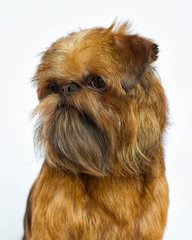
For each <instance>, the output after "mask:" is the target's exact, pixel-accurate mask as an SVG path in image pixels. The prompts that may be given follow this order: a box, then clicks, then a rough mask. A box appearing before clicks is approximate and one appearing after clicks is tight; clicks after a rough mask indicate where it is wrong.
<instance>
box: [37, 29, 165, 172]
mask: <svg viewBox="0 0 192 240" xmlns="http://www.w3.org/2000/svg"><path fill="white" fill-rule="evenodd" d="M157 54H158V47H157V45H156V44H154V43H153V42H152V41H150V40H147V39H145V38H142V37H140V36H138V35H131V34H128V33H127V24H123V25H121V26H120V27H115V25H114V24H113V25H112V26H111V27H110V28H108V29H104V28H94V29H89V30H82V31H80V32H77V33H71V34H70V35H68V36H67V37H65V38H61V39H60V40H58V41H57V42H55V43H53V44H52V46H51V47H50V48H49V49H48V50H47V51H46V52H45V53H44V55H43V57H42V61H41V63H40V65H39V67H38V70H37V72H36V75H35V77H34V81H35V83H36V84H37V87H38V98H39V101H40V103H39V105H38V106H37V108H36V109H35V111H34V114H38V115H39V118H38V122H37V128H36V140H37V142H38V143H40V145H41V146H43V148H44V151H45V158H46V160H47V161H48V162H49V163H50V164H52V165H53V166H55V167H57V168H59V169H61V170H67V171H71V172H73V173H77V174H78V173H86V174H91V175H96V176H106V175H110V174H124V173H127V172H129V173H130V174H136V175H137V174H138V173H140V172H142V171H143V170H144V169H146V168H147V167H148V166H149V165H150V164H151V161H152V157H153V154H154V152H155V151H156V149H157V148H158V147H159V145H160V143H161V135H162V131H163V129H164V127H165V124H166V103H165V97H164V94H163V90H162V88H161V86H160V83H159V81H158V80H157V79H156V77H155V75H154V71H153V69H152V67H151V63H152V62H154V61H155V60H156V59H157Z"/></svg>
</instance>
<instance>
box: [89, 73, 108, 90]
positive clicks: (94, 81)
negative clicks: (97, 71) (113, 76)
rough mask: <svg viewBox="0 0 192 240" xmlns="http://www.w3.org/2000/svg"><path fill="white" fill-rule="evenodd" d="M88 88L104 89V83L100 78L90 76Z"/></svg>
mask: <svg viewBox="0 0 192 240" xmlns="http://www.w3.org/2000/svg"><path fill="white" fill-rule="evenodd" d="M89 85H90V87H92V88H98V89H100V88H104V87H105V82H104V81H103V79H102V78H101V77H100V76H97V75H91V76H90V82H89Z"/></svg>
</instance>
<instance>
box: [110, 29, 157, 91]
mask: <svg viewBox="0 0 192 240" xmlns="http://www.w3.org/2000/svg"><path fill="white" fill-rule="evenodd" d="M114 38H115V43H116V46H117V50H118V53H119V62H120V70H121V73H122V76H121V84H122V87H123V88H124V89H125V90H128V89H130V88H133V87H134V86H135V85H136V83H137V82H138V81H139V79H140V78H141V76H142V75H143V73H144V72H145V70H146V68H147V66H148V65H149V64H150V63H152V62H154V61H155V60H156V59H157V57H158V52H159V50H158V45H157V44H155V43H153V42H152V41H150V40H148V39H145V38H142V37H140V36H138V35H124V34H116V35H115V36H114Z"/></svg>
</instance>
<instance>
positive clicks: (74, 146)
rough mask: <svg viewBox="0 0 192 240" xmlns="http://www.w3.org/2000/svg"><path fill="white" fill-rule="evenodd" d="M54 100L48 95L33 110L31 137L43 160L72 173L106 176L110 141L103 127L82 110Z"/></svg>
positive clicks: (110, 156)
mask: <svg viewBox="0 0 192 240" xmlns="http://www.w3.org/2000/svg"><path fill="white" fill-rule="evenodd" d="M57 101H58V99H54V96H50V97H49V98H48V99H45V100H44V102H42V103H41V104H40V105H39V107H37V108H36V110H35V114H37V113H38V114H39V121H38V122H37V127H36V135H35V136H36V140H37V142H39V143H40V145H41V146H43V147H44V149H45V154H46V159H47V161H48V162H50V163H51V164H52V165H54V166H56V167H57V168H60V169H65V170H69V171H72V172H74V173H88V174H92V175H108V174H109V172H110V170H111V166H112V162H113V160H112V158H113V157H112V155H113V153H112V151H113V150H112V149H113V147H112V145H113V144H112V143H110V139H109V138H108V137H107V133H106V132H105V130H104V129H101V128H100V127H99V126H98V124H97V123H96V122H95V121H94V119H93V118H92V117H91V116H90V115H89V113H87V112H86V111H82V110H79V109H78V108H77V107H75V106H74V105H71V104H68V103H64V104H63V103H62V104H61V103H59V104H58V102H59V101H58V102H57Z"/></svg>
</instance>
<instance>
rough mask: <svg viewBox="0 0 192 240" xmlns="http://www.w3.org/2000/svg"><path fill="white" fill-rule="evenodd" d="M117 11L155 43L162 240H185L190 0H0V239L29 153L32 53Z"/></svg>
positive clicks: (19, 198) (33, 171) (14, 229)
mask: <svg viewBox="0 0 192 240" xmlns="http://www.w3.org/2000/svg"><path fill="white" fill-rule="evenodd" d="M116 17H118V19H119V20H122V21H125V20H128V19H129V20H130V21H131V22H132V23H133V30H134V32H136V33H137V32H138V33H140V34H141V35H142V36H146V37H149V38H152V39H154V40H155V41H156V42H157V43H158V44H159V47H160V55H159V59H158V61H157V63H156V65H157V67H158V72H159V74H160V76H161V79H162V83H163V86H164V88H165V91H166V94H167V97H168V101H169V108H170V123H171V124H170V127H169V128H168V131H167V137H166V142H165V148H166V169H167V171H166V174H167V178H168V183H169V188H170V207H169V215H168V224H167V227H166V231H165V235H164V240H181V239H184V240H190V239H192V231H191V227H192V217H191V216H192V204H191V203H192V174H191V172H192V161H191V160H192V156H191V155H192V153H191V149H192V147H191V145H192V140H191V135H192V127H191V125H192V77H191V72H192V61H191V58H192V31H191V30H192V27H191V25H192V2H191V1H190V0H182V1H181V0H170V1H169V0H159V1H156V0H140V1H139V0H118V1H117V0H115V1H114V0H110V1H104V0H97V1H91V0H81V1H78V0H77V1H74V0H71V1H65V0H53V1H51V0H28V1H26V0H6V1H5V0H1V1H0V113H1V116H0V239H1V240H16V239H20V238H21V236H22V233H23V215H24V210H25V205H26V198H27V195H28V192H29V189H30V187H31V185H32V183H33V181H34V180H35V178H36V176H37V174H38V172H39V169H40V166H41V163H42V160H38V159H37V158H36V157H35V156H34V150H33V125H34V122H33V121H31V120H30V119H29V116H30V112H31V111H32V109H33V108H34V107H35V106H36V104H37V97H36V93H35V89H34V88H33V87H32V85H31V82H30V81H31V78H32V77H33V75H34V72H35V69H36V66H37V64H38V63H39V56H38V54H39V53H40V52H42V51H44V50H45V49H46V47H48V46H49V45H50V44H51V43H52V42H53V41H55V40H56V39H57V38H60V37H61V36H65V35H66V34H68V33H69V32H71V31H75V30H78V29H79V27H81V28H89V27H94V26H103V27H108V26H110V24H111V23H112V21H113V20H114V19H115V18H116Z"/></svg>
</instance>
